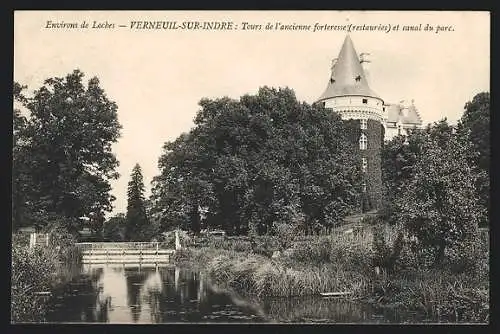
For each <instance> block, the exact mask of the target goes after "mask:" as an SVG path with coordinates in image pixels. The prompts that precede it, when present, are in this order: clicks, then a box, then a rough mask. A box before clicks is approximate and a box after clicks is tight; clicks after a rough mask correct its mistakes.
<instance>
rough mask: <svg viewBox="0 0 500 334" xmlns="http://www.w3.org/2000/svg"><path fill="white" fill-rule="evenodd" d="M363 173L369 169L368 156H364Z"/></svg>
mask: <svg viewBox="0 0 500 334" xmlns="http://www.w3.org/2000/svg"><path fill="white" fill-rule="evenodd" d="M361 167H362V170H363V173H366V170H367V169H368V160H367V159H366V158H362V164H361Z"/></svg>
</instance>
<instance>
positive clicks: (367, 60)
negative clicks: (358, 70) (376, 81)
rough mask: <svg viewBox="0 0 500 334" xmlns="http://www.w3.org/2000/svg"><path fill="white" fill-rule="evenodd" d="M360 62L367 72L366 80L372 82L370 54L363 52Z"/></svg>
mask: <svg viewBox="0 0 500 334" xmlns="http://www.w3.org/2000/svg"><path fill="white" fill-rule="evenodd" d="M359 62H360V64H361V67H363V71H364V72H365V77H366V81H367V83H368V84H370V66H369V65H370V63H371V60H370V54H369V53H367V52H363V53H361V54H360V55H359Z"/></svg>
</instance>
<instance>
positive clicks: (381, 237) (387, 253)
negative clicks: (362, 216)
mask: <svg viewBox="0 0 500 334" xmlns="http://www.w3.org/2000/svg"><path fill="white" fill-rule="evenodd" d="M394 232H395V233H396V236H395V237H394V241H393V243H392V245H391V244H390V243H389V242H388V240H386V236H385V231H384V226H382V225H378V226H376V227H374V233H373V257H372V258H373V265H374V266H378V267H381V268H383V269H385V270H387V271H389V272H392V271H393V270H394V268H395V266H396V263H397V261H398V259H399V258H400V255H401V251H402V250H403V246H404V234H403V231H402V230H396V231H394Z"/></svg>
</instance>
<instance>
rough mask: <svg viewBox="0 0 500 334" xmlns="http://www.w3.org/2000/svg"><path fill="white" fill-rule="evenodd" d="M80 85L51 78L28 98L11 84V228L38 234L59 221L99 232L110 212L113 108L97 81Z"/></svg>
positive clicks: (74, 77) (115, 132)
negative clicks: (53, 220) (29, 227)
mask: <svg viewBox="0 0 500 334" xmlns="http://www.w3.org/2000/svg"><path fill="white" fill-rule="evenodd" d="M83 77H84V74H83V73H82V72H81V71H79V70H75V71H73V72H72V73H70V74H68V75H66V76H65V77H55V78H49V79H47V80H45V81H44V84H43V85H42V87H40V88H39V89H37V90H35V91H34V92H33V94H32V95H30V96H27V95H25V94H24V93H23V90H25V89H26V88H27V87H23V86H21V85H20V84H18V83H15V84H14V91H13V94H14V101H15V105H17V108H16V107H15V108H14V129H13V132H14V147H13V223H14V227H19V226H22V225H35V226H37V227H38V228H42V227H44V226H45V225H47V224H48V223H49V222H50V219H48V218H49V217H60V218H62V221H63V222H64V224H66V225H67V226H66V227H68V228H70V229H73V230H74V229H77V228H79V227H81V224H83V223H84V221H87V222H88V224H90V227H92V228H94V229H95V230H99V229H100V228H101V226H102V222H103V221H104V213H105V212H108V211H110V210H111V202H112V201H113V200H114V198H113V196H112V195H110V189H111V186H110V183H109V181H110V180H111V179H115V178H117V177H118V173H117V172H116V167H117V166H118V161H117V160H116V157H115V155H114V154H113V153H112V144H113V143H115V142H116V141H117V140H118V138H119V135H120V129H121V125H120V124H119V122H118V118H117V108H118V107H117V105H116V103H115V102H113V101H111V100H110V99H108V97H107V96H106V94H105V92H104V90H103V89H102V88H101V87H100V85H99V79H98V78H97V77H94V78H91V79H90V80H89V81H88V82H87V85H84V83H83ZM82 218H85V220H82Z"/></svg>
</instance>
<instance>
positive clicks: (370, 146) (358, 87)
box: [318, 35, 386, 211]
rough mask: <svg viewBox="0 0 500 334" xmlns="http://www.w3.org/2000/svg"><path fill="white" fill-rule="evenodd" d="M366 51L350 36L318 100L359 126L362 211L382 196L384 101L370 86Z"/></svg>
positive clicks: (374, 206) (377, 206) (378, 202)
mask: <svg viewBox="0 0 500 334" xmlns="http://www.w3.org/2000/svg"><path fill="white" fill-rule="evenodd" d="M368 55H369V54H368V53H364V54H363V55H362V57H361V60H360V58H359V57H358V54H357V53H356V50H355V49H354V45H353V43H352V40H351V38H350V37H349V35H347V36H346V38H345V40H344V44H343V45H342V48H341V50H340V53H339V56H338V58H335V59H334V61H333V62H332V66H331V76H330V79H329V81H328V83H327V87H326V89H325V91H324V93H323V94H322V95H321V96H320V98H319V99H318V102H322V103H323V105H324V106H325V108H328V109H331V110H332V111H333V112H337V113H338V114H340V116H341V118H342V119H343V120H349V119H352V120H357V121H358V122H359V127H360V129H361V131H360V132H361V133H360V137H359V138H358V139H357V140H358V142H357V143H355V144H356V147H358V148H359V153H360V156H361V161H360V166H361V170H362V172H363V175H364V183H363V184H362V186H361V189H360V190H361V191H362V192H363V193H364V194H365V196H364V201H363V203H362V208H361V209H362V210H363V211H366V210H370V209H378V208H379V207H380V205H381V199H382V171H381V161H380V150H381V143H382V141H383V137H384V128H383V125H382V124H383V123H384V118H385V117H386V116H385V115H384V110H383V108H384V101H383V100H382V99H381V98H380V97H379V96H378V95H377V94H376V93H375V92H374V91H373V90H372V89H371V88H370V86H369V84H368V78H367V74H366V72H365V69H364V68H363V66H365V67H366V66H367V65H368V64H369V62H370V61H369V59H368Z"/></svg>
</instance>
